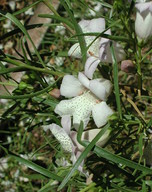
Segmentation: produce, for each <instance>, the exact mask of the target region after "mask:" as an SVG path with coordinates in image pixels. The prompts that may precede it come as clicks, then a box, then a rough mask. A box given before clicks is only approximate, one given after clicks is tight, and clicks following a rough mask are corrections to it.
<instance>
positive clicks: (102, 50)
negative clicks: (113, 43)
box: [99, 29, 111, 61]
mask: <svg viewBox="0 0 152 192" xmlns="http://www.w3.org/2000/svg"><path fill="white" fill-rule="evenodd" d="M105 34H107V35H111V30H110V29H108V30H107V31H106V32H105ZM109 41H110V40H109V39H107V38H101V40H100V43H99V44H100V46H99V58H100V60H101V61H102V60H106V57H107V56H106V55H107V54H106V47H107V45H108V43H109Z"/></svg>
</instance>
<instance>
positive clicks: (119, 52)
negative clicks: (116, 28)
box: [102, 42, 126, 63]
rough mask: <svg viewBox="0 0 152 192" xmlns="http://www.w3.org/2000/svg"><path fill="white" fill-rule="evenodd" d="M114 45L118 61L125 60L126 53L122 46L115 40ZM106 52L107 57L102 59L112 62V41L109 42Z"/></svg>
mask: <svg viewBox="0 0 152 192" xmlns="http://www.w3.org/2000/svg"><path fill="white" fill-rule="evenodd" d="M113 46H114V51H115V56H116V60H117V62H119V61H122V60H124V59H125V57H126V54H125V52H124V49H123V48H122V46H121V45H120V44H119V43H117V42H113ZM105 53H106V57H105V59H103V60H102V61H103V62H106V63H112V56H111V51H110V43H108V45H107V47H106V51H105Z"/></svg>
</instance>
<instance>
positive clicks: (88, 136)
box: [71, 129, 111, 151]
mask: <svg viewBox="0 0 152 192" xmlns="http://www.w3.org/2000/svg"><path fill="white" fill-rule="evenodd" d="M100 131H101V129H91V130H87V131H83V133H82V137H81V140H82V141H83V140H87V141H89V142H91V141H92V140H93V139H94V138H95V136H96V135H97V134H98V133H99V132H100ZM110 132H111V131H110V130H109V129H108V130H107V131H106V132H105V133H104V134H103V135H102V136H101V138H100V139H99V140H98V141H97V143H96V145H97V146H99V147H103V146H104V145H105V143H106V142H107V141H108V139H109V137H110ZM71 134H72V138H73V140H74V142H75V144H76V145H77V147H78V148H79V150H80V151H83V150H84V146H82V145H80V144H79V143H78V141H77V133H76V132H74V131H73V132H72V133H71Z"/></svg>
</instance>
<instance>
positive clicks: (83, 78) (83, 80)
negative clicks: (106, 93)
mask: <svg viewBox="0 0 152 192" xmlns="http://www.w3.org/2000/svg"><path fill="white" fill-rule="evenodd" d="M78 79H79V81H80V82H81V84H82V85H83V86H84V87H86V88H88V89H89V83H90V81H89V79H88V78H87V77H86V76H85V75H84V74H83V73H82V72H79V74H78Z"/></svg>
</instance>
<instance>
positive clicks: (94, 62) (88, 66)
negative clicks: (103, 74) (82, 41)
mask: <svg viewBox="0 0 152 192" xmlns="http://www.w3.org/2000/svg"><path fill="white" fill-rule="evenodd" d="M99 63H100V60H99V59H97V58H95V57H89V58H88V59H87V61H86V63H85V69H84V74H85V75H86V76H87V77H88V78H89V79H92V77H93V73H94V71H95V70H96V68H97V66H98V64H99Z"/></svg>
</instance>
